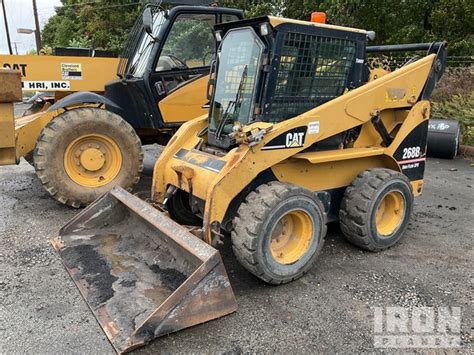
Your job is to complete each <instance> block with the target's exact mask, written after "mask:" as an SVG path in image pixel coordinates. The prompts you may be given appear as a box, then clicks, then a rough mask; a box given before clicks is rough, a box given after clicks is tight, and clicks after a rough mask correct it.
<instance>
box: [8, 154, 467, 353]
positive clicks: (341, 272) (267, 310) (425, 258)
mask: <svg viewBox="0 0 474 355" xmlns="http://www.w3.org/2000/svg"><path fill="white" fill-rule="evenodd" d="M158 153H159V149H156V147H147V155H146V157H147V161H146V166H147V169H146V171H145V173H144V175H143V178H142V181H141V183H140V185H139V187H138V188H137V192H143V194H144V195H146V192H147V191H148V190H149V189H150V183H151V173H152V171H151V168H152V164H153V159H154V157H155V156H156V155H157V154H158ZM473 169H474V168H473V167H472V166H471V164H470V162H468V161H467V160H462V159H458V160H454V161H446V160H430V161H429V162H428V167H427V173H426V187H425V191H424V195H423V196H422V197H421V198H419V199H417V200H416V205H415V211H414V215H413V218H412V220H411V223H410V226H409V228H408V231H407V233H406V238H405V239H403V240H402V241H401V242H400V243H399V244H398V245H397V246H395V247H393V248H391V249H389V250H387V251H385V252H382V253H378V254H374V253H369V252H364V251H361V250H359V249H357V248H355V247H353V246H352V245H350V244H348V243H347V242H346V241H345V240H344V239H343V237H342V235H341V232H340V230H339V228H338V226H337V225H331V226H330V228H329V232H328V236H327V238H326V244H325V245H324V248H323V251H322V253H321V255H320V257H319V259H318V260H317V262H316V264H315V265H314V267H313V268H312V269H311V270H310V272H309V273H308V274H307V275H306V276H305V277H303V278H301V279H300V280H297V281H295V282H293V283H291V284H288V285H284V286H278V287H275V286H268V285H265V284H263V283H261V282H259V281H258V280H257V279H255V278H254V277H252V276H251V275H250V274H248V273H247V272H246V271H245V270H244V269H243V268H242V267H241V266H240V265H239V264H238V263H237V262H236V261H235V259H234V257H233V255H232V252H231V250H230V248H229V245H228V244H227V245H225V246H224V247H223V248H222V249H221V253H222V255H223V258H224V260H225V266H226V269H227V272H228V274H229V277H230V281H231V283H232V286H233V289H234V292H235V295H236V297H237V302H238V305H239V308H238V310H237V312H235V313H233V314H231V315H229V316H226V317H224V318H221V319H218V320H215V321H212V322H209V323H206V324H203V325H199V326H196V327H193V328H190V329H187V330H184V331H181V332H178V333H176V334H173V335H170V336H167V337H163V338H161V339H158V340H156V341H154V342H153V343H151V344H150V345H149V346H147V347H144V348H142V349H140V350H138V351H136V353H142V354H148V353H150V354H151V353H157V352H160V353H170V352H211V351H212V352H229V353H236V352H248V351H251V352H270V351H276V352H292V353H308V352H323V351H331V352H342V353H346V352H347V353H348V352H351V353H355V352H357V353H358V352H370V351H374V347H373V336H374V333H373V308H372V307H376V306H402V307H408V308H413V307H417V306H435V307H436V306H459V307H461V308H462V312H463V313H462V336H461V337H462V344H463V345H462V348H461V349H460V350H461V352H464V353H469V352H470V353H472V351H473V349H472V344H471V337H472V328H471V327H472V308H471V307H472V301H473V289H472V281H473V279H472V271H473V269H472V263H473V259H474V258H473V256H474V253H473V244H474V243H473V231H474V174H473ZM0 206H1V207H0V352H1V353H10V352H20V353H24V352H31V353H33V352H34V353H71V352H72V353H113V350H112V348H111V346H110V345H109V343H108V341H107V339H106V338H105V336H104V335H103V333H102V331H101V329H100V327H99V325H98V324H97V323H96V321H95V319H94V317H93V315H92V313H91V312H90V311H89V309H88V308H87V306H86V304H85V303H84V301H83V300H82V298H81V296H80V295H79V292H78V291H77V290H76V288H75V286H74V284H73V283H72V281H71V280H70V279H69V276H68V275H67V273H66V271H65V270H64V268H63V267H62V264H61V262H60V260H59V258H58V256H57V255H56V254H55V253H54V252H53V249H52V247H51V246H50V244H49V242H48V240H49V239H50V238H51V237H53V236H54V235H55V234H56V233H57V231H58V230H59V228H60V227H61V226H62V225H64V224H65V223H66V221H68V220H69V219H70V218H71V217H73V216H74V215H75V214H76V213H77V210H73V209H70V208H66V207H64V206H61V205H59V204H58V203H56V202H55V201H54V200H52V199H51V198H50V197H49V196H48V195H47V193H46V192H45V191H43V189H42V187H41V185H40V183H39V181H38V180H37V179H36V177H35V174H34V170H33V168H32V167H30V166H29V165H28V164H27V163H26V162H24V161H22V163H21V164H20V165H19V166H13V167H11V166H10V167H8V166H7V167H0Z"/></svg>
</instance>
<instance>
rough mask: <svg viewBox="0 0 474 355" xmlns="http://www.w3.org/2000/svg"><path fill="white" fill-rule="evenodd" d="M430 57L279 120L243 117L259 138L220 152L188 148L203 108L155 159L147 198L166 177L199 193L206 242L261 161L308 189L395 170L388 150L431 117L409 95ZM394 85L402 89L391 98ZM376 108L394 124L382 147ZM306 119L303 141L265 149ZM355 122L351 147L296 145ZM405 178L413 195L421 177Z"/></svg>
mask: <svg viewBox="0 0 474 355" xmlns="http://www.w3.org/2000/svg"><path fill="white" fill-rule="evenodd" d="M434 59H435V55H430V56H427V57H425V58H423V59H421V60H419V61H417V62H415V63H413V64H410V65H408V66H406V67H404V68H402V69H399V70H397V71H394V72H392V73H390V74H387V75H385V76H383V77H382V78H380V79H377V80H374V81H371V82H369V83H367V84H366V85H363V86H361V87H359V88H357V89H355V90H352V91H350V92H348V93H347V94H345V95H343V96H340V97H338V98H336V99H334V100H332V101H330V102H328V103H326V104H323V105H321V106H319V107H317V108H315V109H313V110H310V111H308V112H306V113H304V114H302V115H299V116H297V117H295V118H292V119H289V120H286V121H283V122H281V123H277V124H270V123H264V122H255V123H253V124H250V125H249V126H247V127H245V130H244V133H245V132H249V133H250V132H252V131H255V130H256V131H258V130H269V132H268V133H267V134H266V135H265V136H264V138H263V140H262V142H260V143H259V144H257V145H255V146H253V147H249V145H247V144H241V145H240V146H239V147H237V148H234V149H232V150H231V151H230V152H228V153H227V154H226V155H224V156H222V157H218V156H215V155H211V154H209V153H206V152H202V151H199V150H197V149H195V148H196V147H197V146H198V145H199V144H200V143H201V140H202V139H203V138H202V137H199V135H198V133H199V132H200V131H202V130H203V129H204V128H205V127H206V126H207V116H203V117H201V118H198V119H195V120H192V121H190V122H188V123H186V124H184V125H183V126H182V127H181V128H180V129H179V130H178V132H177V133H176V135H175V136H174V137H173V139H172V140H171V141H170V143H169V144H168V146H167V147H166V149H165V150H164V151H163V153H162V155H161V156H160V159H159V160H158V161H157V163H156V165H155V169H154V178H153V187H152V199H153V200H154V201H156V202H163V200H164V198H165V194H166V190H167V188H168V186H169V185H173V186H176V187H178V188H180V189H182V190H185V191H187V192H192V194H193V195H194V196H196V197H198V198H199V199H201V200H203V201H205V213H204V223H203V226H204V231H205V240H206V241H207V242H209V243H211V241H212V237H211V236H212V231H211V225H213V224H215V223H219V224H220V223H222V222H223V220H224V217H225V215H226V212H227V210H228V207H229V206H230V204H231V201H232V200H233V199H234V198H235V197H236V196H237V195H238V194H239V193H241V192H242V191H243V190H244V189H245V188H246V187H247V186H248V185H249V184H250V183H251V182H252V181H253V180H254V179H255V178H256V177H257V176H258V174H260V173H261V172H262V171H264V170H266V169H271V170H272V171H273V173H274V175H275V176H276V177H277V179H278V180H279V181H286V182H291V183H293V184H297V185H299V186H304V187H305V188H307V189H308V190H310V191H323V190H328V189H334V188H339V187H345V186H348V185H349V184H350V183H351V181H352V180H353V179H354V178H355V176H357V174H359V173H360V172H361V171H363V170H365V169H369V168H375V167H385V168H390V169H394V170H397V171H401V169H402V168H401V167H400V165H401V164H402V163H403V162H398V161H397V160H396V159H395V158H394V153H395V151H396V150H397V148H398V147H399V145H400V143H401V142H403V140H404V139H405V138H406V137H407V136H408V135H409V134H410V133H411V132H412V131H413V130H414V129H415V128H416V127H417V126H419V125H420V124H422V123H423V122H427V120H428V119H429V117H430V116H429V115H430V104H429V102H428V101H420V102H418V103H416V104H415V102H416V98H418V97H419V95H420V93H421V91H422V90H423V88H424V85H425V83H426V80H427V78H428V75H429V73H430V70H431V67H432V64H433V60H434ZM393 88H397V89H400V90H401V91H403V92H405V93H406V94H405V95H404V96H403V97H400V98H398V97H397V98H395V97H392V98H391V97H390V91H391V90H392V89H393ZM412 97H413V98H414V99H412ZM412 100H413V101H412ZM410 102H413V103H410ZM378 113H381V117H382V120H383V122H384V124H385V126H386V127H387V129H388V131H389V132H394V130H395V129H397V130H398V131H397V134H396V135H395V137H394V140H393V142H392V143H391V145H390V146H388V147H383V146H382V140H381V138H380V135H378V134H377V132H376V131H375V129H374V127H373V125H372V123H371V118H372V117H374V115H375V114H378ZM334 117H337V119H334ZM309 125H315V126H318V127H319V129H318V132H317V133H314V134H307V135H306V139H305V141H304V144H303V145H301V146H299V147H297V148H294V149H275V150H269V149H266V145H267V143H269V142H271V141H272V140H273V139H275V138H276V137H278V136H280V135H281V134H282V133H285V132H289V131H291V130H292V129H294V128H296V127H300V126H309ZM359 125H362V130H361V134H360V135H359V137H358V139H357V140H356V141H355V142H354V146H353V147H352V148H346V149H338V150H333V151H321V152H310V153H301V152H302V151H304V150H305V149H307V148H308V147H310V146H311V145H312V144H314V143H315V142H316V141H319V140H323V139H325V138H328V137H330V136H333V135H335V134H337V133H339V132H342V131H345V130H347V129H349V128H352V127H355V126H359ZM215 167H217V168H215ZM412 186H413V193H414V195H419V194H421V191H422V186H423V181H422V180H416V181H412Z"/></svg>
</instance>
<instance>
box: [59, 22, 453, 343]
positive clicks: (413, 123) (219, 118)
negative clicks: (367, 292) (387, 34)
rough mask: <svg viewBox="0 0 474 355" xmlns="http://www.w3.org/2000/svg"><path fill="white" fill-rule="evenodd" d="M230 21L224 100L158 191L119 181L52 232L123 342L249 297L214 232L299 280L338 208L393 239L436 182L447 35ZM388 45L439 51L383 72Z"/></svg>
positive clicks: (174, 156)
mask: <svg viewBox="0 0 474 355" xmlns="http://www.w3.org/2000/svg"><path fill="white" fill-rule="evenodd" d="M215 29H216V38H217V39H218V41H219V42H220V45H219V50H218V56H217V61H216V62H214V63H213V64H212V69H211V70H212V72H211V76H210V81H209V84H210V89H211V97H210V108H209V113H208V114H207V115H203V116H202V117H199V118H196V119H194V120H191V121H189V122H187V123H185V124H184V125H182V126H181V128H180V129H179V130H178V131H177V133H176V134H175V135H174V136H173V138H172V139H171V140H170V142H169V143H168V145H167V147H166V148H165V150H164V151H163V153H162V154H161V156H160V158H159V160H158V161H157V162H156V165H155V168H154V174H153V186H152V193H151V203H152V204H148V203H146V202H144V201H142V200H140V199H139V198H137V197H135V196H133V195H131V194H129V193H127V192H126V191H124V190H123V189H120V188H115V189H113V190H112V191H111V192H109V193H107V194H106V195H104V196H103V197H101V198H99V199H98V200H97V201H95V202H94V203H93V204H91V205H90V206H89V207H87V208H86V209H84V210H83V211H82V212H81V213H79V214H78V215H77V216H76V217H75V218H74V219H73V220H72V221H70V222H69V223H68V224H67V225H66V226H65V227H63V228H62V229H61V231H60V232H59V236H58V237H57V238H55V239H54V240H53V245H54V247H55V249H56V250H57V251H58V252H59V254H60V257H61V258H62V260H63V262H64V265H65V266H66V268H67V270H68V271H69V273H70V275H71V277H72V278H73V280H74V282H75V283H76V284H77V286H78V288H79V289H80V291H81V293H82V295H83V296H84V298H85V300H86V301H87V303H88V304H89V306H90V307H91V309H92V311H93V312H94V314H95V316H96V317H97V319H98V321H99V323H100V324H101V326H102V327H103V329H104V331H105V333H106V334H107V336H108V337H109V339H110V341H111V343H112V344H113V346H114V347H115V349H116V350H117V351H118V352H125V351H128V350H130V349H132V348H134V347H137V346H140V345H143V344H145V343H147V342H149V341H150V340H152V339H153V338H154V337H158V336H161V335H164V334H168V333H171V332H174V331H177V330H180V329H182V328H185V327H189V326H191V325H195V324H198V323H200V322H205V321H208V320H210V319H214V318H216V317H219V316H223V315H225V314H228V313H230V312H233V311H234V310H235V309H236V302H235V298H234V296H233V293H232V289H231V285H230V283H229V280H228V277H227V275H226V272H225V269H224V267H223V264H222V260H221V258H220V256H219V253H218V252H217V250H216V249H214V248H213V247H212V246H216V245H218V244H219V243H223V242H224V243H227V242H231V243H232V246H233V250H234V254H235V256H236V257H237V259H238V260H239V261H240V263H241V264H242V265H243V266H244V267H245V268H246V269H247V270H248V271H249V272H250V273H252V274H253V275H255V276H256V277H258V278H260V279H261V280H263V281H265V282H267V283H271V284H282V283H286V282H290V281H292V280H295V279H297V278H299V277H301V276H302V275H303V274H304V273H305V272H306V271H308V270H309V269H310V267H311V266H312V265H313V263H314V261H315V260H316V258H317V256H318V253H319V251H320V250H321V248H322V245H323V241H324V237H325V234H326V224H327V223H328V222H330V221H336V220H339V223H340V226H341V230H342V232H343V234H344V235H345V237H346V238H347V239H348V240H349V241H350V242H351V243H354V244H355V245H357V246H359V247H361V248H363V249H366V250H370V251H381V250H384V249H386V248H389V247H391V246H393V245H394V244H395V243H396V242H398V241H399V240H400V239H401V238H402V236H403V234H404V232H405V230H406V228H407V225H408V220H409V218H410V215H411V213H412V209H413V199H414V196H418V195H420V194H421V192H422V188H423V175H424V168H425V159H426V156H425V148H426V134H427V127H428V119H429V116H430V103H429V101H428V99H429V97H430V94H431V92H432V90H433V88H434V86H435V84H436V82H437V81H438V80H439V79H440V77H441V75H442V73H443V71H444V67H445V59H446V43H445V42H437V43H431V44H416V45H400V46H396V47H392V46H388V47H372V48H370V47H366V42H367V36H368V32H366V31H364V30H358V29H353V28H346V27H339V26H331V25H326V24H323V23H311V22H304V21H296V20H289V19H283V18H276V17H260V18H255V19H251V20H244V21H239V22H233V23H228V24H222V25H218V26H216V28H215ZM385 49H390V50H393V49H398V50H403V51H409V50H423V51H426V56H425V57H423V58H421V59H414V60H411V61H409V62H408V63H407V64H406V65H405V66H404V67H402V68H400V69H398V70H396V71H394V72H386V71H383V70H377V71H373V72H372V73H370V72H369V70H368V66H367V53H368V52H371V51H372V52H374V51H382V50H385ZM167 213H169V216H170V217H171V218H170V217H168V215H167ZM192 225H194V227H190V226H192ZM229 234H230V237H229Z"/></svg>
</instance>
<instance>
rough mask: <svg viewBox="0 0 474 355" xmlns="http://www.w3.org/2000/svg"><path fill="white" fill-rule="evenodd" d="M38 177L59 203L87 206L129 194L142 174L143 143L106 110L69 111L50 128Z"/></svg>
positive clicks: (41, 146) (38, 152)
mask: <svg viewBox="0 0 474 355" xmlns="http://www.w3.org/2000/svg"><path fill="white" fill-rule="evenodd" d="M34 161H35V169H36V174H37V175H38V177H39V178H40V180H41V182H42V183H43V185H44V187H45V188H46V190H47V191H48V192H49V193H50V194H51V195H52V196H53V197H54V198H55V199H56V200H58V201H59V202H61V203H63V204H67V205H70V206H72V207H81V206H85V205H87V204H89V203H91V202H92V201H94V200H95V199H96V198H97V197H99V196H101V195H102V194H104V193H106V192H108V191H109V190H110V189H112V188H113V187H115V186H120V187H122V188H124V189H127V190H130V189H131V188H132V186H133V185H134V184H136V183H137V182H138V180H139V178H140V172H141V171H142V170H143V152H142V149H141V144H140V139H139V138H138V136H137V135H136V133H135V131H134V130H133V128H132V127H131V126H130V125H129V124H128V123H127V122H125V121H124V120H123V119H122V118H121V117H120V116H118V115H116V114H114V113H112V112H109V111H106V110H102V109H96V108H79V109H75V110H70V111H66V112H64V113H63V114H61V115H59V116H57V117H55V118H54V119H53V120H52V121H51V122H49V123H48V124H47V125H46V127H45V128H44V129H43V131H42V132H41V134H40V136H39V137H38V142H37V145H36V148H35V151H34Z"/></svg>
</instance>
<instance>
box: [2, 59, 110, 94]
mask: <svg viewBox="0 0 474 355" xmlns="http://www.w3.org/2000/svg"><path fill="white" fill-rule="evenodd" d="M117 65H118V58H98V57H66V56H64V57H63V56H49V55H45V56H41V55H0V68H7V69H14V70H18V71H20V72H21V76H22V84H23V90H32V91H50V92H55V91H64V92H74V91H95V92H103V91H104V85H105V83H107V82H108V81H111V80H114V79H116V78H117V75H116V71H117Z"/></svg>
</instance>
